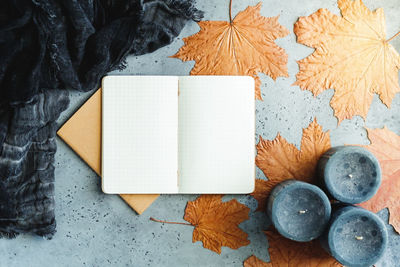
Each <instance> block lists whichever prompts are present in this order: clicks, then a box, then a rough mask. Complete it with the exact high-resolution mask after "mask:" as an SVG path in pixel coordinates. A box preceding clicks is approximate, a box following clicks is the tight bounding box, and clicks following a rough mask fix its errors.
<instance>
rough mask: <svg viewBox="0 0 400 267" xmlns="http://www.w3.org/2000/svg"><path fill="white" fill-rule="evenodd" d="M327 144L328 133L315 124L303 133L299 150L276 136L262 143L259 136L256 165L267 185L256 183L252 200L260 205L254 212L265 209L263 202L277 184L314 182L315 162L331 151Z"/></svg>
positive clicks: (328, 141)
mask: <svg viewBox="0 0 400 267" xmlns="http://www.w3.org/2000/svg"><path fill="white" fill-rule="evenodd" d="M330 143H331V142H330V137H329V132H323V131H322V127H321V126H320V125H319V124H318V123H317V122H316V121H315V120H314V121H313V122H312V123H311V124H310V125H309V126H308V128H307V129H304V130H303V137H302V141H301V148H300V150H298V149H297V148H296V147H295V146H294V145H293V144H289V143H288V142H287V141H286V140H285V139H284V138H283V137H282V136H280V135H279V134H278V136H277V137H276V138H275V140H273V141H269V140H263V139H262V137H261V136H260V142H259V143H258V144H257V156H256V165H257V167H259V168H260V169H261V170H262V171H263V172H264V174H265V176H266V177H267V178H268V181H265V182H261V181H260V180H259V179H257V180H256V186H255V191H254V193H253V196H254V197H255V198H256V199H257V200H258V202H259V203H258V205H259V207H258V209H257V210H264V209H265V201H266V199H267V197H268V195H269V192H270V191H271V189H272V188H273V187H274V186H275V185H276V184H278V183H280V182H282V181H284V180H287V179H297V180H301V181H305V182H313V181H314V173H315V168H316V166H317V162H318V160H319V158H320V157H321V155H322V154H324V153H325V152H326V151H327V150H328V149H329V148H330V147H331V144H330Z"/></svg>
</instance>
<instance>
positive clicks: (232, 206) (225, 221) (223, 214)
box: [150, 195, 250, 254]
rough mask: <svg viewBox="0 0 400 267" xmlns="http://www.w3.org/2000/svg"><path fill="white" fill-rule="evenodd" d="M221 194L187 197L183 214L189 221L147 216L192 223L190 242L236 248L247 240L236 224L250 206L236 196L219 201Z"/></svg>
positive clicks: (216, 248) (215, 248) (211, 247)
mask: <svg viewBox="0 0 400 267" xmlns="http://www.w3.org/2000/svg"><path fill="white" fill-rule="evenodd" d="M223 196H224V195H201V196H199V197H198V198H197V199H196V200H194V201H188V203H187V205H186V209H185V216H184V217H183V218H184V219H185V220H186V221H188V222H189V223H190V224H189V223H182V222H167V221H161V220H157V219H154V218H150V220H152V221H155V222H161V223H169V224H181V225H182V224H183V225H190V226H194V230H193V238H192V241H193V243H194V242H196V241H201V242H203V247H204V248H207V249H209V250H212V251H214V252H216V253H218V254H221V247H222V246H226V247H230V248H231V249H238V248H240V247H242V246H247V245H248V244H250V240H248V239H247V234H246V233H245V232H244V231H243V230H241V229H240V228H239V224H241V223H242V222H243V221H245V220H248V219H249V212H250V208H248V207H247V206H245V205H243V204H241V203H239V202H238V201H237V200H236V199H232V200H229V201H226V202H222V197H223Z"/></svg>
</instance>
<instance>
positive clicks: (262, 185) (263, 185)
mask: <svg viewBox="0 0 400 267" xmlns="http://www.w3.org/2000/svg"><path fill="white" fill-rule="evenodd" d="M272 188H273V183H271V182H270V181H269V180H268V181H267V180H262V179H256V184H255V187H254V191H253V193H251V194H250V196H252V197H254V198H255V199H256V200H257V202H258V206H257V209H256V211H265V210H266V208H267V197H268V194H267V193H266V192H270V191H271V190H272Z"/></svg>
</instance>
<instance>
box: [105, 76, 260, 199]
mask: <svg viewBox="0 0 400 267" xmlns="http://www.w3.org/2000/svg"><path fill="white" fill-rule="evenodd" d="M102 87H103V95H102V101H103V103H102V107H103V110H102V125H103V135H102V143H103V146H102V154H103V157H102V188H103V191H104V192H105V193H110V194H117V193H118V194H121V193H128V194H145V193H188V194H190V193H196V194H197V193H233V194H234V193H250V192H252V191H253V189H254V175H255V171H254V158H255V144H254V142H255V140H254V133H255V114H254V110H255V107H254V105H255V103H254V80H253V79H252V78H251V77H247V76H183V77H177V76H106V77H105V78H103V81H102Z"/></svg>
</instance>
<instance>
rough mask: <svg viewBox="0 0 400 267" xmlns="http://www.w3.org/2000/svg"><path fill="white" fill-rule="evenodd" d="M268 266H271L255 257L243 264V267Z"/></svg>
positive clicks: (249, 258)
mask: <svg viewBox="0 0 400 267" xmlns="http://www.w3.org/2000/svg"><path fill="white" fill-rule="evenodd" d="M268 266H270V264H268V263H266V262H264V261H262V260H260V259H259V258H257V257H256V256H254V255H252V256H250V257H248V258H247V260H245V261H244V262H243V267H268Z"/></svg>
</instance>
